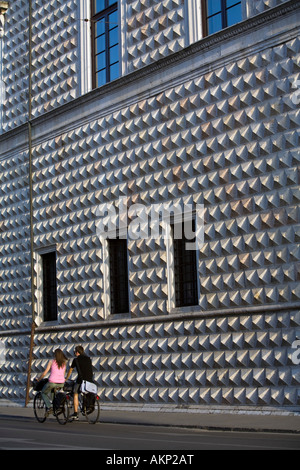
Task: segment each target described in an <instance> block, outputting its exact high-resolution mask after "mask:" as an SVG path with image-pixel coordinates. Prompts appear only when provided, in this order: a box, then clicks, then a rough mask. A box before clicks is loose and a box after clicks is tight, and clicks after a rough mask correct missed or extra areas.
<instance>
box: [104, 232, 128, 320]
mask: <svg viewBox="0 0 300 470" xmlns="http://www.w3.org/2000/svg"><path fill="white" fill-rule="evenodd" d="M108 243H109V268H110V302H111V313H112V314H118V313H128V312H129V293H128V281H129V280H128V260H127V240H123V239H119V238H117V239H110V240H109V241H108Z"/></svg>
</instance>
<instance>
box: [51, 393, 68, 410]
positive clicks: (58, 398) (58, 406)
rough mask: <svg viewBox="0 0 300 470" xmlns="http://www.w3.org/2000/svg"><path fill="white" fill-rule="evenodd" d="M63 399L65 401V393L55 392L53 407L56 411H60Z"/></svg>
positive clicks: (63, 402)
mask: <svg viewBox="0 0 300 470" xmlns="http://www.w3.org/2000/svg"><path fill="white" fill-rule="evenodd" d="M65 401H66V395H65V393H64V392H57V393H56V394H55V397H54V400H53V409H54V411H55V412H56V413H57V412H58V411H62V409H63V406H64V404H65Z"/></svg>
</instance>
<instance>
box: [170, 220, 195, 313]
mask: <svg viewBox="0 0 300 470" xmlns="http://www.w3.org/2000/svg"><path fill="white" fill-rule="evenodd" d="M195 223H196V222H195V220H193V221H192V230H193V232H194V233H195ZM184 225H185V224H184V223H182V224H181V227H179V226H178V224H176V225H172V236H173V244H174V274H175V303H176V307H188V306H192V305H198V303H199V294H198V269H197V251H196V250H188V249H187V247H188V244H191V243H193V242H195V238H194V239H188V238H187V236H186V233H185V227H184Z"/></svg>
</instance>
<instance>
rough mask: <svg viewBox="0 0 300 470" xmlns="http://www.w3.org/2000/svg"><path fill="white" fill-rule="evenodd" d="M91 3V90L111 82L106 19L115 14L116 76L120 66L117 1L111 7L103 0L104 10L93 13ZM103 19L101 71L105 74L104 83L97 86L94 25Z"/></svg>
mask: <svg viewBox="0 0 300 470" xmlns="http://www.w3.org/2000/svg"><path fill="white" fill-rule="evenodd" d="M90 1H91V38H92V44H91V51H92V88H93V89H95V88H99V87H100V86H103V85H105V84H107V83H109V82H111V81H112V80H111V73H110V67H111V65H113V64H110V63H109V57H110V55H109V50H110V46H109V44H108V38H109V31H110V30H109V23H108V17H109V15H110V14H112V13H114V12H117V14H118V25H117V28H118V47H119V53H118V61H117V62H115V63H116V64H118V68H119V73H118V76H120V64H121V56H120V47H121V41H120V22H119V9H120V5H119V1H118V0H116V1H115V2H114V3H113V4H112V5H108V3H109V0H104V1H105V9H104V10H101V11H99V12H97V13H96V12H95V9H94V4H95V0H90ZM103 18H104V19H105V33H104V35H105V68H104V69H102V70H105V74H106V79H105V83H103V84H101V85H98V83H97V73H98V72H97V70H96V57H97V55H98V54H97V49H96V38H97V36H96V24H97V22H99V21H100V20H101V19H103Z"/></svg>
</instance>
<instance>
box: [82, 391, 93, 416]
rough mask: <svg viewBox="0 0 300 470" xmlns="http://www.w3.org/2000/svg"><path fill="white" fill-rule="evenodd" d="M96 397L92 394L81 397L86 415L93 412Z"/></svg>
mask: <svg viewBox="0 0 300 470" xmlns="http://www.w3.org/2000/svg"><path fill="white" fill-rule="evenodd" d="M95 401H96V395H95V394H94V393H90V392H88V393H86V394H85V395H84V396H83V406H84V408H85V412H86V414H88V415H89V414H90V413H92V412H93V411H94V408H95Z"/></svg>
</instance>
